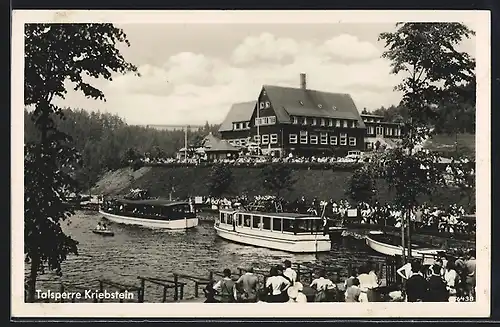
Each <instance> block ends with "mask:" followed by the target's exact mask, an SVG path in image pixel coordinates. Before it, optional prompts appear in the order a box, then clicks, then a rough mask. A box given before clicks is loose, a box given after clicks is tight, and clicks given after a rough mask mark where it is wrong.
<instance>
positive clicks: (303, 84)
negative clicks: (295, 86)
mask: <svg viewBox="0 0 500 327" xmlns="http://www.w3.org/2000/svg"><path fill="white" fill-rule="evenodd" d="M300 88H301V89H303V90H305V89H307V83H306V74H305V73H301V74H300Z"/></svg>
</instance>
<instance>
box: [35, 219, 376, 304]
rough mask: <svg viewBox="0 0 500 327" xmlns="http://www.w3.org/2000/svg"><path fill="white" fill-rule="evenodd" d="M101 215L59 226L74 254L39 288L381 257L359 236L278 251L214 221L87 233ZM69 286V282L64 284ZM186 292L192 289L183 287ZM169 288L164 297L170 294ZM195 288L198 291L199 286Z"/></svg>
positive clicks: (153, 296) (155, 297) (151, 291)
mask: <svg viewBox="0 0 500 327" xmlns="http://www.w3.org/2000/svg"><path fill="white" fill-rule="evenodd" d="M100 219H101V216H99V215H98V214H97V213H94V212H77V213H76V214H75V215H74V216H73V217H71V218H70V219H69V221H67V222H64V223H63V229H64V230H65V232H66V233H67V234H69V235H70V236H71V237H72V238H73V239H75V240H77V241H78V242H79V246H78V250H79V255H78V256H70V257H69V258H68V260H66V261H65V262H64V263H63V265H62V268H63V276H62V277H61V278H57V277H55V276H54V275H53V274H51V273H47V274H45V275H42V276H40V277H39V280H40V281H39V282H38V283H37V286H38V287H37V288H38V289H51V290H58V284H57V282H58V281H62V282H63V283H65V284H72V285H77V286H81V287H84V288H92V289H96V288H97V287H98V285H99V284H98V280H99V279H108V280H113V281H116V282H118V283H124V284H133V285H137V286H139V284H140V283H139V280H138V279H137V277H138V276H145V277H156V278H170V279H171V278H172V277H171V276H172V273H174V272H176V273H181V274H189V275H196V276H200V277H208V274H209V272H210V271H214V272H222V270H223V269H225V268H230V269H231V270H232V271H233V272H237V268H238V267H247V266H249V265H253V266H254V267H258V268H264V269H269V267H270V266H271V265H272V264H276V263H282V262H283V260H285V259H290V260H291V261H292V262H295V263H306V262H307V263H309V262H312V263H318V264H319V263H324V264H328V265H329V266H334V267H335V266H336V267H340V268H345V269H347V266H348V264H349V263H350V262H351V263H354V264H359V262H363V261H366V260H368V259H370V260H373V261H380V260H382V259H383V258H382V257H381V256H379V255H377V254H376V253H374V252H373V251H372V250H371V249H369V248H367V246H366V245H365V244H364V243H363V242H362V241H355V240H352V239H345V238H344V239H340V240H338V241H334V242H332V250H331V251H330V252H328V253H321V254H318V255H315V254H291V253H287V252H282V251H276V250H269V249H264V248H258V247H253V246H249V245H241V244H236V243H232V242H229V241H226V240H224V239H221V238H219V237H218V236H217V235H216V234H215V231H214V228H213V221H200V224H199V225H198V226H197V227H196V228H193V229H190V230H187V231H166V230H152V229H145V228H141V227H137V226H130V225H120V224H114V223H109V226H110V229H111V230H113V231H114V232H115V236H114V237H103V236H101V235H97V234H94V233H92V229H93V228H95V226H96V225H97V223H98V222H99V221H100ZM146 285H147V287H146V291H145V301H147V302H160V301H161V299H162V289H161V288H160V287H156V286H148V284H146ZM67 288H69V287H67ZM184 292H185V297H190V296H192V295H193V293H194V287H192V286H191V287H186V289H185V291H184ZM172 294H173V290H169V295H168V298H170V299H171V298H172ZM200 294H202V292H201V291H200Z"/></svg>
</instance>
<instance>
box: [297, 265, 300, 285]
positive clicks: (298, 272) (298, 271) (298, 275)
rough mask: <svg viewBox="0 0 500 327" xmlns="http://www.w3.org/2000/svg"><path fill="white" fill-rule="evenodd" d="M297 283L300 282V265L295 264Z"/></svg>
mask: <svg viewBox="0 0 500 327" xmlns="http://www.w3.org/2000/svg"><path fill="white" fill-rule="evenodd" d="M297 281H300V263H298V264H297Z"/></svg>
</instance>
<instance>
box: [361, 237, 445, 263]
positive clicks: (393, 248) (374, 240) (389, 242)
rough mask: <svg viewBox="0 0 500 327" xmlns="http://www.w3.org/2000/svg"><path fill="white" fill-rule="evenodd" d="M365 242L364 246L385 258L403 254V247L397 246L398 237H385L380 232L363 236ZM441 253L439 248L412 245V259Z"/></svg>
mask: <svg viewBox="0 0 500 327" xmlns="http://www.w3.org/2000/svg"><path fill="white" fill-rule="evenodd" d="M365 240H366V245H368V246H369V247H370V248H372V249H373V250H374V251H376V252H378V253H381V254H385V255H387V256H397V255H401V254H402V252H403V247H402V246H401V245H397V243H398V241H399V240H398V237H395V236H391V235H387V234H385V233H383V232H380V231H371V232H369V234H368V235H366V236H365ZM441 252H443V250H442V249H440V248H434V247H430V246H426V245H424V244H416V243H412V257H425V256H436V255H438V254H439V253H441ZM406 255H408V250H406Z"/></svg>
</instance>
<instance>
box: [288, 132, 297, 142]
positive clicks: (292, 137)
mask: <svg viewBox="0 0 500 327" xmlns="http://www.w3.org/2000/svg"><path fill="white" fill-rule="evenodd" d="M288 141H289V142H290V144H297V134H290V135H288Z"/></svg>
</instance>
